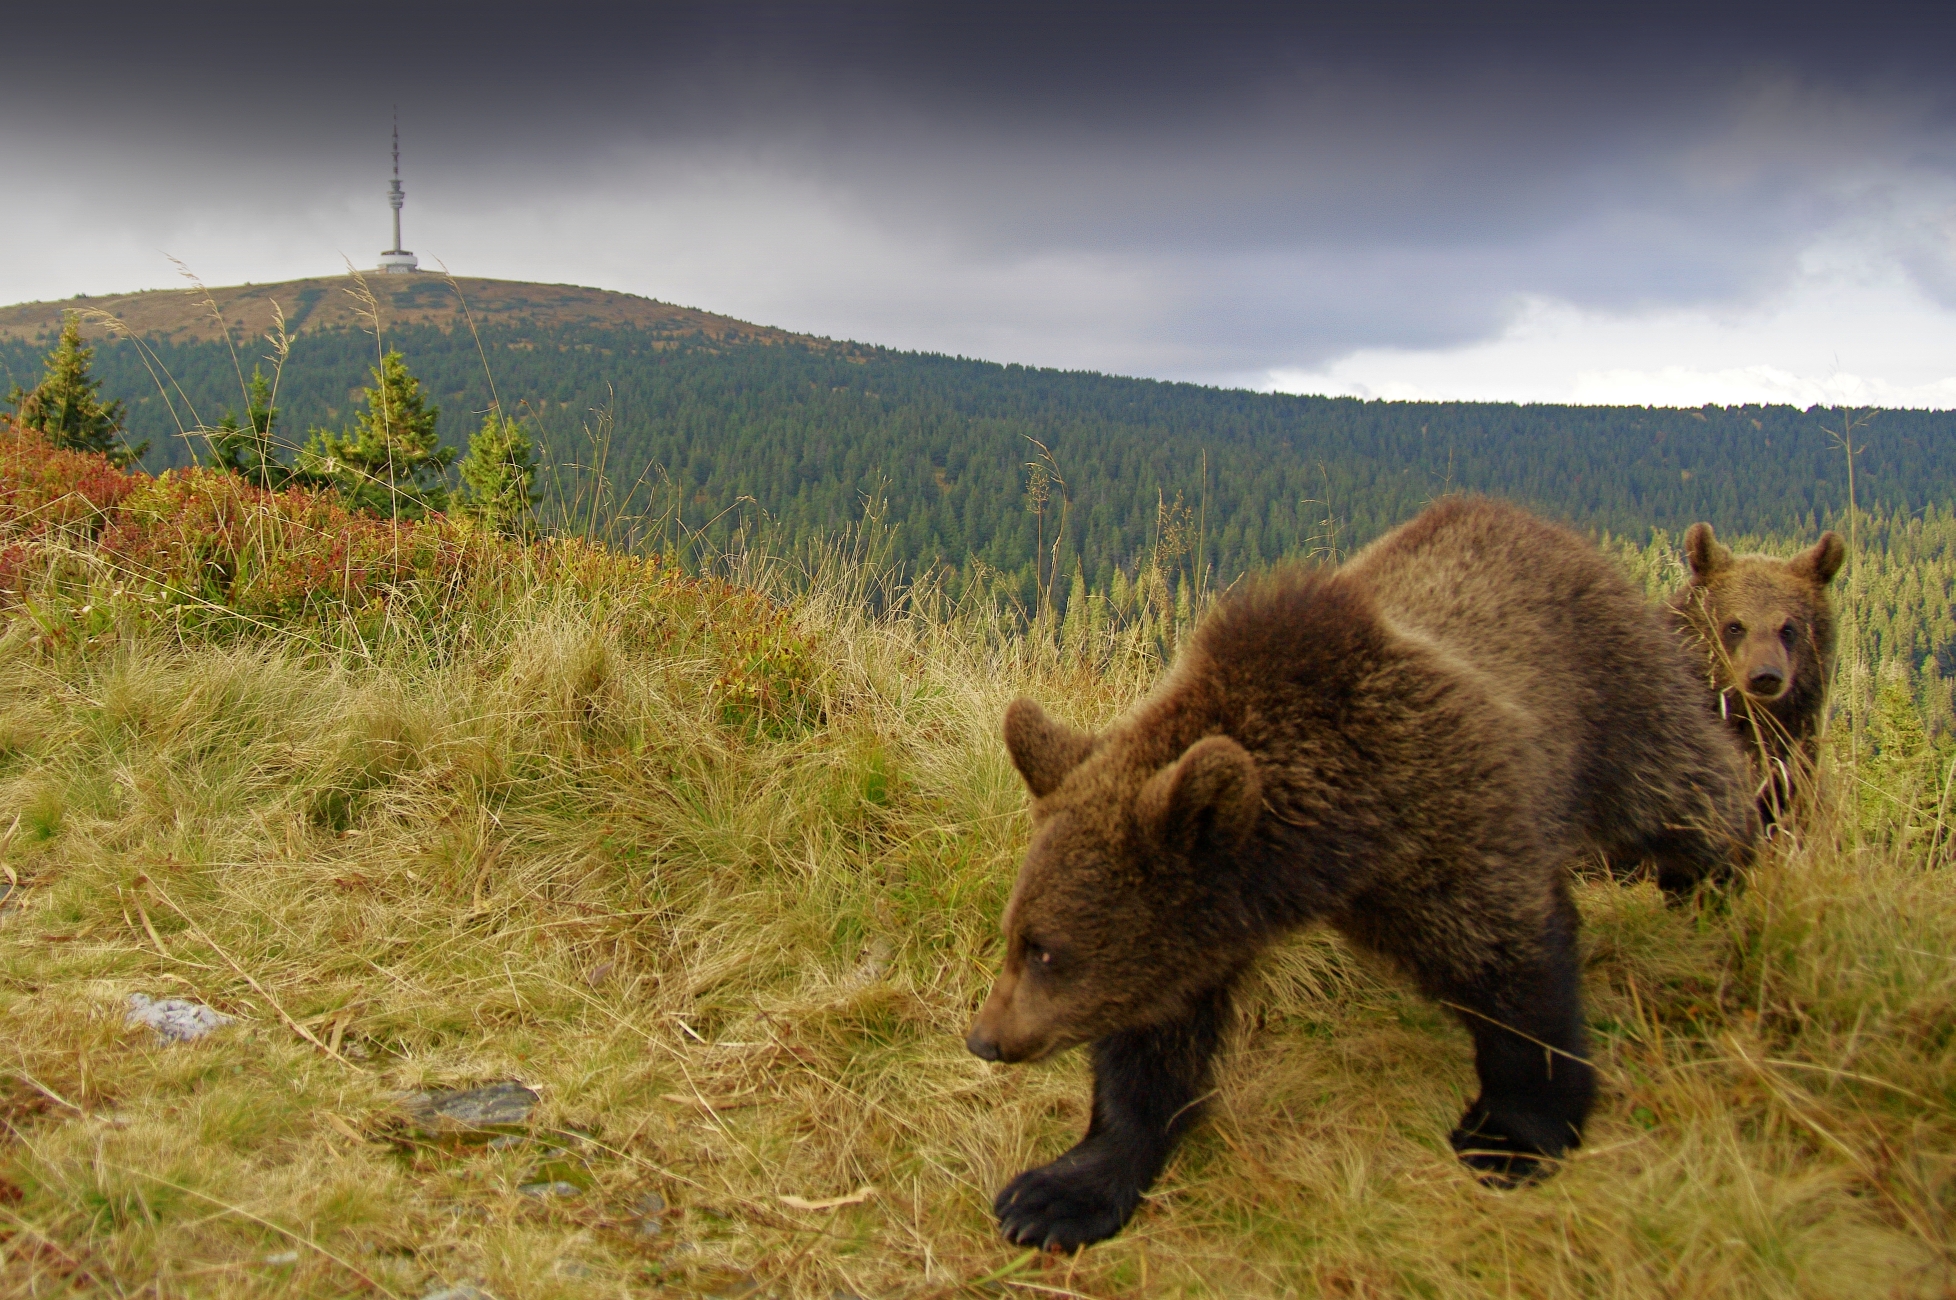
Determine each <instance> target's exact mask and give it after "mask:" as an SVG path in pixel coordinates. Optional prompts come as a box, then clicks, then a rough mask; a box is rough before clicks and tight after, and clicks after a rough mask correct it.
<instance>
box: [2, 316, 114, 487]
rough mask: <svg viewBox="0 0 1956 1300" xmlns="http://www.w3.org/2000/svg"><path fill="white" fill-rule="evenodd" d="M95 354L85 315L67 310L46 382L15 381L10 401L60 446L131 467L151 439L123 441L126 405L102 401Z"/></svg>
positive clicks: (19, 415)
mask: <svg viewBox="0 0 1956 1300" xmlns="http://www.w3.org/2000/svg"><path fill="white" fill-rule="evenodd" d="M94 356H95V349H94V348H90V347H83V346H82V337H81V317H80V316H78V315H77V314H75V313H73V312H70V313H68V315H67V316H66V317H65V318H64V319H63V321H62V324H61V341H60V342H58V343H56V344H55V346H54V351H52V352H50V353H48V359H47V373H46V374H44V375H43V376H42V377H41V382H40V383H38V384H36V385H35V386H34V387H33V388H31V389H24V388H22V387H21V386H20V385H19V384H15V385H14V388H13V391H12V392H11V393H9V394H8V400H9V401H10V402H12V403H13V407H14V416H15V418H16V419H17V420H18V421H19V422H20V424H21V425H22V426H24V427H25V428H29V429H34V430H38V431H39V432H41V433H43V434H46V435H47V438H48V441H49V442H52V443H53V444H54V445H55V446H57V447H63V448H66V449H67V450H69V451H93V452H100V453H101V454H102V455H104V456H107V457H108V458H109V463H110V464H112V465H114V466H116V467H117V468H118V469H127V468H128V467H129V466H130V465H131V464H133V463H134V462H135V461H137V460H139V459H141V458H142V454H143V453H144V452H146V451H148V450H149V443H148V442H147V441H144V442H141V443H138V444H137V445H136V446H134V447H131V446H128V445H127V444H125V443H124V442H123V441H122V420H123V416H124V415H125V414H126V413H127V408H125V407H124V406H123V404H122V402H121V401H119V400H118V401H113V402H104V401H103V400H102V391H101V390H102V381H101V380H99V379H92V378H90V377H89V373H88V363H89V361H90V360H91V359H92V358H93V357H94Z"/></svg>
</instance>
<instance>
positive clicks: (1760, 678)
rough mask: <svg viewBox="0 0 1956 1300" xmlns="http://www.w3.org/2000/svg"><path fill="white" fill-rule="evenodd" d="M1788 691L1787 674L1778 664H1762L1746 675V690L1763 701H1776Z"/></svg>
mask: <svg viewBox="0 0 1956 1300" xmlns="http://www.w3.org/2000/svg"><path fill="white" fill-rule="evenodd" d="M1785 689H1786V672H1785V670H1784V669H1782V668H1781V667H1780V666H1779V665H1778V664H1760V665H1759V666H1758V667H1756V668H1754V669H1753V670H1752V671H1751V672H1750V673H1748V674H1746V679H1745V690H1746V694H1748V695H1756V696H1758V697H1759V698H1760V699H1762V700H1776V699H1778V698H1779V697H1780V694H1781V692H1783V691H1785Z"/></svg>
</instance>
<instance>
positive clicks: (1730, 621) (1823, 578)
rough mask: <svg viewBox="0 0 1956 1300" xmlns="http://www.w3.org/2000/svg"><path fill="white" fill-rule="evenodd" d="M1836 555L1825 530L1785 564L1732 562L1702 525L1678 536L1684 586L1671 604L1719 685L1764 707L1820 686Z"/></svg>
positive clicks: (1757, 559) (1829, 646) (1828, 648)
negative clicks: (1706, 654) (1709, 660)
mask: <svg viewBox="0 0 1956 1300" xmlns="http://www.w3.org/2000/svg"><path fill="white" fill-rule="evenodd" d="M1844 553H1845V548H1844V547H1843V546H1842V544H1841V540H1840V537H1839V535H1837V534H1835V533H1832V532H1829V533H1826V534H1824V535H1823V536H1822V537H1821V539H1820V541H1819V542H1818V543H1816V544H1815V545H1814V546H1813V547H1812V549H1810V550H1808V551H1805V552H1803V553H1801V554H1800V555H1799V556H1796V557H1795V558H1793V559H1791V560H1779V559H1774V558H1772V557H1771V556H1765V555H1747V556H1734V555H1733V554H1732V553H1731V552H1730V551H1728V550H1727V549H1726V548H1725V547H1723V546H1721V545H1719V544H1718V543H1717V541H1716V540H1715V539H1714V537H1713V536H1712V531H1711V526H1710V525H1709V524H1694V525H1693V526H1692V528H1691V530H1690V531H1689V532H1688V533H1686V534H1685V559H1686V561H1687V563H1688V564H1689V565H1690V568H1691V581H1690V583H1689V585H1688V586H1687V587H1686V588H1685V590H1684V591H1683V592H1681V593H1680V594H1679V597H1678V598H1677V602H1676V603H1677V605H1678V608H1679V609H1680V610H1681V611H1682V612H1683V613H1684V615H1685V617H1686V618H1687V619H1689V620H1690V622H1691V624H1692V626H1693V627H1694V628H1695V629H1696V630H1697V633H1698V635H1699V636H1700V637H1701V638H1703V640H1704V642H1705V644H1706V645H1707V646H1708V647H1709V648H1711V649H1712V650H1713V651H1714V654H1713V662H1714V664H1715V665H1716V667H1717V671H1718V676H1719V677H1720V679H1721V680H1720V682H1719V684H1720V685H1721V686H1728V687H1737V688H1738V689H1739V690H1741V691H1744V692H1745V693H1746V694H1747V695H1750V696H1752V697H1753V698H1754V699H1757V700H1759V701H1761V702H1764V703H1768V704H1770V703H1772V702H1774V701H1777V700H1779V699H1782V698H1784V697H1785V696H1786V695H1788V694H1789V693H1791V692H1793V691H1794V690H1796V689H1799V688H1801V687H1807V688H1809V689H1811V688H1815V687H1817V686H1818V685H1819V684H1820V682H1821V678H1822V677H1823V675H1824V674H1825V672H1826V670H1827V662H1828V660H1829V659H1831V658H1832V655H1833V645H1834V628H1833V610H1832V607H1831V605H1830V603H1829V601H1828V599H1827V584H1828V583H1829V582H1830V581H1832V579H1833V577H1834V574H1835V573H1837V572H1838V571H1839V569H1840V564H1841V559H1842V556H1843V555H1844Z"/></svg>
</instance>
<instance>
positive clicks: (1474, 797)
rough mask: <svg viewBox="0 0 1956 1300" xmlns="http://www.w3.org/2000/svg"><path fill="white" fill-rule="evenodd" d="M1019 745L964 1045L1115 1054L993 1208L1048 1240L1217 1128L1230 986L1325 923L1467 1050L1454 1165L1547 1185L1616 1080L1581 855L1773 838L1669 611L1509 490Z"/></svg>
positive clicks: (1677, 852) (1273, 582)
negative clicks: (1455, 1031)
mask: <svg viewBox="0 0 1956 1300" xmlns="http://www.w3.org/2000/svg"><path fill="white" fill-rule="evenodd" d="M1005 739H1006V744H1007V747H1008V748H1009V750H1010V751H1011V755H1012V760H1013V762H1014V764H1015V765H1016V766H1017V767H1018V769H1019V772H1020V774H1021V775H1022V776H1023V777H1024V778H1025V781H1026V784H1027V786H1028V787H1029V789H1030V791H1031V794H1032V818H1033V831H1032V840H1031V844H1030V846H1029V847H1028V849H1027V852H1026V858H1025V862H1024V865H1023V866H1022V868H1021V870H1020V872H1019V878H1018V881H1017V884H1016V885H1015V887H1014V889H1013V892H1012V896H1011V900H1010V902H1009V903H1008V904H1007V907H1006V911H1005V918H1004V932H1005V942H1006V947H1005V960H1004V967H1003V970H1002V972H1001V973H1000V975H999V978H998V982H997V984H996V985H995V986H994V988H993V990H992V992H991V995H990V997H988V998H987V999H986V1001H985V1005H984V1007H983V1008H982V1009H981V1010H980V1012H979V1014H978V1017H977V1020H976V1023H975V1024H974V1026H973V1028H972V1030H971V1034H970V1037H969V1038H968V1040H967V1044H968V1046H969V1047H970V1048H971V1050H972V1051H973V1052H975V1053H977V1054H978V1055H980V1056H982V1057H985V1058H987V1059H990V1060H1000V1061H1030V1060H1037V1059H1040V1058H1042V1057H1046V1056H1050V1055H1052V1054H1053V1053H1055V1052H1059V1051H1064V1050H1065V1049H1067V1048H1069V1047H1072V1046H1075V1045H1077V1044H1080V1043H1087V1042H1091V1043H1092V1044H1093V1047H1092V1053H1093V1065H1094V1092H1093V1112H1092V1120H1091V1122H1090V1124H1089V1127H1088V1129H1087V1133H1086V1136H1085V1138H1084V1139H1082V1141H1081V1142H1080V1143H1079V1144H1078V1145H1077V1146H1075V1147H1074V1148H1073V1149H1072V1150H1070V1151H1068V1152H1067V1153H1066V1154H1064V1155H1062V1156H1061V1157H1060V1158H1059V1159H1058V1160H1055V1161H1054V1162H1053V1163H1051V1164H1048V1165H1045V1166H1042V1167H1040V1168H1036V1169H1031V1170H1028V1171H1026V1172H1025V1173H1022V1174H1020V1175H1019V1176H1018V1177H1017V1178H1015V1179H1014V1180H1013V1181H1012V1182H1011V1183H1010V1184H1008V1185H1007V1186H1006V1188H1005V1189H1004V1190H1003V1191H1002V1192H1001V1193H1000V1194H999V1197H998V1201H997V1206H996V1208H997V1211H998V1214H999V1218H1000V1222H1001V1225H1002V1227H1003V1229H1004V1232H1005V1234H1006V1236H1007V1237H1009V1238H1011V1239H1012V1240H1014V1241H1017V1242H1021V1243H1024V1244H1031V1245H1044V1246H1048V1247H1054V1248H1065V1249H1072V1248H1077V1247H1079V1246H1081V1245H1083V1244H1085V1243H1087V1242H1091V1241H1096V1240H1099V1239H1100V1238H1102V1237H1106V1236H1109V1235H1111V1234H1112V1233H1114V1232H1116V1231H1118V1230H1119V1228H1120V1226H1121V1225H1122V1224H1123V1223H1124V1222H1125V1221H1126V1220H1127V1217H1128V1215H1129V1214H1130V1213H1131V1212H1132V1211H1133V1209H1134V1207H1135V1205H1136V1204H1137V1203H1138V1201H1139V1199H1140V1196H1141V1193H1142V1192H1143V1191H1145V1190H1146V1189H1147V1187H1148V1185H1149V1184H1150V1183H1151V1182H1152V1181H1153V1180H1154V1178H1155V1176H1156V1174H1157V1173H1159V1172H1160V1169H1161V1167H1162V1165H1163V1163H1164V1162H1165V1161H1166V1160H1167V1158H1168V1154H1169V1152H1170V1150H1171V1149H1172V1147H1173V1145H1174V1143H1175V1141H1176V1139H1177V1137H1178V1136H1179V1135H1180V1134H1181V1133H1182V1132H1183V1131H1184V1130H1185V1129H1186V1128H1187V1127H1188V1126H1189V1124H1190V1123H1191V1122H1192V1121H1193V1119H1194V1116H1195V1114H1196V1112H1197V1110H1198V1109H1199V1102H1200V1098H1201V1097H1202V1095H1203V1093H1204V1091H1205V1090H1206V1087H1207V1078H1208V1070H1209V1061H1210V1057H1211V1055H1212V1054H1213V1052H1214V1051H1215V1049H1216V1045H1217V1042H1218V1040H1219V1038H1220V1036H1221V1034H1222V1032H1223V1029H1224V1025H1225V1021H1226V1015H1227V1009H1228V1003H1229V997H1230V990H1231V987H1232V986H1233V985H1234V984H1235V983H1236V981H1237V979H1238V977H1239V976H1240V975H1241V974H1242V972H1243V971H1244V969H1245V968H1246V967H1247V966H1248V965H1249V964H1250V962H1251V961H1253V960H1254V959H1255V957H1256V955H1257V953H1258V952H1259V951H1260V950H1261V949H1263V948H1264V947H1265V946H1267V945H1268V944H1269V943H1271V942H1272V941H1273V940H1275V939H1276V938H1278V937H1279V936H1280V935H1282V934H1283V933H1285V932H1286V931H1290V930H1293V929H1295V928H1297V927H1299V926H1303V925H1306V924H1309V923H1311V922H1314V921H1318V920H1323V921H1327V922H1329V923H1330V924H1331V925H1333V926H1335V927H1336V928H1337V929H1338V930H1340V931H1341V932H1342V933H1343V934H1345V935H1346V936H1347V937H1349V938H1350V939H1351V940H1352V941H1353V942H1355V943H1357V944H1359V945H1360V946H1362V947H1364V948H1366V949H1369V950H1372V951H1375V952H1378V953H1382V954H1385V955H1387V956H1389V957H1391V958H1393V959H1395V960H1396V961H1397V962H1398V964H1399V965H1401V966H1402V967H1403V968H1404V969H1405V970H1407V971H1408V972H1409V973H1410V974H1411V975H1412V977H1413V978H1414V979H1415V980H1416V981H1417V982H1418V984H1419V985H1420V987H1421V988H1422V989H1424V990H1425V991H1426V992H1427V993H1428V994H1430V995H1431V996H1433V997H1434V998H1436V999H1439V1000H1440V1001H1441V1002H1443V1003H1444V1004H1445V1005H1447V1006H1448V1007H1450V1008H1452V1009H1453V1010H1454V1011H1455V1012H1456V1013H1458V1014H1459V1015H1460V1017H1461V1019H1462V1020H1463V1021H1464V1022H1465V1024H1466V1027H1467V1029H1468V1030H1469V1032H1470V1033H1471V1034H1472V1035H1473V1038H1474V1043H1475V1067H1476V1070H1477V1072H1478V1074H1479V1077H1480V1085H1481V1091H1480V1095H1479V1097H1478V1098H1477V1099H1476V1100H1475V1101H1474V1103H1473V1105H1471V1106H1469V1107H1468V1108H1467V1111H1466V1114H1465V1115H1464V1116H1463V1118H1462V1120H1461V1123H1460V1127H1459V1128H1458V1129H1457V1130H1456V1131H1455V1132H1454V1134H1453V1144H1454V1146H1455V1148H1456V1149H1457V1150H1458V1151H1459V1152H1460V1153H1461V1157H1462V1159H1463V1160H1465V1161H1467V1163H1468V1164H1469V1165H1471V1166H1473V1167H1475V1168H1476V1169H1478V1170H1480V1171H1481V1172H1482V1173H1483V1174H1484V1175H1485V1176H1487V1177H1489V1178H1491V1179H1494V1180H1497V1181H1508V1180H1513V1179H1517V1178H1524V1177H1528V1176H1531V1175H1532V1174H1534V1173H1536V1172H1538V1171H1539V1169H1540V1165H1541V1161H1542V1160H1543V1159H1544V1158H1553V1157H1556V1156H1559V1155H1560V1154H1561V1153H1562V1152H1563V1151H1564V1150H1566V1149H1567V1148H1569V1147H1570V1146H1573V1145H1575V1143H1576V1142H1577V1141H1578V1140H1579V1138H1580V1134H1581V1128H1582V1124H1583V1120H1584V1117H1585V1115H1586V1114H1587V1113H1588V1110H1589V1106H1590V1100H1591V1096H1592V1094H1593V1091H1594V1084H1593V1080H1592V1072H1591V1069H1590V1067H1589V1065H1588V1064H1587V1063H1586V1062H1585V1061H1584V1059H1583V1053H1584V1047H1583V1028H1582V1015H1581V1009H1580V1006H1579V1004H1578V998H1577V985H1578V981H1579V974H1580V970H1579V962H1578V955H1577V948H1576V928H1577V916H1576V909H1575V906H1574V904H1573V902H1572V901H1571V897H1570V893H1569V888H1568V871H1569V866H1570V864H1571V863H1572V862H1573V861H1574V860H1576V859H1577V858H1578V857H1579V856H1580V855H1582V854H1584V853H1585V852H1603V853H1606V854H1608V855H1610V856H1611V857H1613V858H1616V859H1618V860H1645V859H1654V860H1655V861H1656V862H1657V864H1658V871H1659V877H1660V880H1661V882H1662V883H1664V884H1665V885H1666V886H1667V887H1669V888H1671V889H1673V890H1683V889H1686V888H1688V887H1689V886H1690V885H1691V884H1693V883H1695V882H1697V881H1698V880H1700V879H1702V878H1704V877H1706V876H1710V875H1716V874H1718V873H1721V872H1722V871H1724V870H1725V869H1726V868H1728V867H1729V866H1730V865H1731V864H1732V863H1733V861H1734V860H1735V858H1737V857H1739V856H1741V855H1742V854H1743V853H1744V852H1745V851H1746V850H1747V846H1748V845H1749V843H1750V838H1751V834H1752V828H1751V824H1750V819H1751V812H1752V801H1751V791H1750V786H1749V784H1748V781H1747V772H1746V768H1745V764H1744V762H1743V761H1742V759H1741V758H1740V756H1739V755H1738V753H1737V751H1736V749H1735V747H1734V746H1733V745H1732V744H1731V742H1730V741H1729V740H1728V739H1727V738H1726V737H1725V736H1724V735H1723V734H1721V732H1720V730H1719V728H1718V725H1717V721H1716V719H1715V718H1713V717H1712V716H1711V715H1709V714H1708V713H1707V711H1706V709H1705V707H1704V702H1703V699H1702V697H1701V694H1700V692H1699V690H1698V687H1697V684H1696V682H1695V681H1694V680H1693V678H1692V676H1691V673H1690V664H1689V661H1688V659H1687V658H1686V656H1685V655H1684V654H1683V653H1682V651H1681V647H1680V646H1679V644H1678V642H1677V640H1676V638H1675V637H1674V636H1672V635H1671V634H1670V632H1669V630H1668V629H1667V628H1666V627H1665V626H1664V625H1663V622H1662V620H1661V618H1659V617H1658V615H1657V614H1656V613H1655V612H1654V611H1651V610H1649V609H1648V608H1647V607H1646V606H1645V604H1644V602H1643V601H1642V600H1641V599H1640V598H1639V597H1638V596H1637V595H1636V594H1635V593H1634V592H1632V591H1631V589H1630V588H1629V586H1628V584H1627V583H1626V582H1625V581H1624V579H1623V578H1622V577H1621V576H1620V575H1619V574H1618V573H1617V571H1616V570H1615V569H1614V568H1612V567H1611V566H1610V565H1609V564H1608V563H1607V562H1606V561H1605V560H1604V559H1603V558H1602V557H1601V556H1600V555H1598V553H1597V552H1596V550H1595V549H1594V548H1593V547H1591V546H1590V545H1589V544H1588V543H1586V542H1584V541H1583V540H1582V539H1581V538H1579V537H1576V536H1575V535H1574V534H1572V533H1569V532H1567V531H1566V530H1564V529H1561V528H1557V527H1555V526H1553V525H1550V524H1547V523H1544V522H1542V521H1541V520H1538V519H1535V518H1534V517H1532V516H1530V515H1528V514H1526V513H1525V512H1523V511H1521V510H1519V509H1516V508H1514V507H1512V506H1508V505H1504V504H1501V503H1498V502H1494V501H1488V500H1480V499H1456V500H1449V501H1446V502H1443V503H1441V504H1439V505H1436V506H1434V507H1433V508H1431V509H1430V510H1428V511H1426V512H1425V513H1424V514H1422V515H1420V516H1419V517H1418V518H1417V519H1415V520H1413V521H1412V522H1411V523H1409V524H1406V525H1405V526H1403V527H1401V528H1399V529H1397V530H1395V531H1394V532H1392V533H1390V534H1388V535H1387V536H1385V537H1384V538H1382V539H1380V540H1379V541H1378V542H1376V543H1374V544H1373V545H1372V546H1370V547H1369V548H1367V549H1366V550H1364V551H1362V552H1360V553H1359V554H1358V555H1357V556H1356V557H1355V558H1353V559H1352V560H1351V562H1350V563H1348V564H1346V565H1345V566H1344V567H1343V568H1340V569H1338V570H1336V571H1335V572H1331V571H1324V570H1316V571H1312V570H1292V571H1289V572H1285V573H1281V574H1278V575H1276V576H1273V577H1270V578H1267V579H1264V580H1262V581H1260V582H1255V583H1251V584H1247V585H1246V586H1245V588H1243V589H1241V590H1239V591H1237V592H1235V593H1232V594H1231V595H1229V596H1228V597H1226V598H1225V599H1224V600H1223V601H1222V602H1221V603H1220V604H1219V605H1218V607H1217V608H1216V609H1215V610H1214V611H1213V612H1212V613H1211V614H1210V615H1209V616H1208V617H1207V618H1206V619H1205V620H1204V621H1203V623H1202V625H1201V626H1200V628H1199V629H1198V631H1197V632H1196V634H1195V635H1194V636H1193V637H1192V638H1191V639H1190V641H1189V643H1188V644H1187V646H1186V648H1185V649H1184V651H1183V653H1182V655H1181V656H1180V658H1179V660H1178V661H1177V663H1176V664H1175V666H1174V668H1173V669H1172V670H1171V671H1170V672H1169V673H1168V674H1167V675H1166V677H1165V678H1164V679H1163V681H1162V682H1161V684H1160V685H1159V686H1158V687H1157V688H1156V689H1155V690H1154V691H1153V692H1152V693H1151V694H1150V695H1149V696H1148V697H1147V698H1145V699H1144V700H1142V701H1141V702H1139V703H1138V704H1136V705H1135V706H1134V707H1133V708H1132V709H1131V710H1129V711H1128V713H1127V714H1126V715H1125V716H1124V717H1122V718H1121V719H1119V720H1118V721H1116V722H1115V723H1114V724H1113V725H1112V726H1110V727H1109V728H1108V729H1107V730H1105V731H1102V732H1100V733H1098V734H1094V735H1087V734H1084V733H1081V732H1077V731H1074V730H1072V729H1071V728H1069V727H1067V726H1065V725H1063V724H1061V723H1059V722H1056V721H1054V720H1053V719H1051V718H1049V717H1047V716H1046V715H1045V714H1044V713H1042V712H1041V711H1040V709H1039V707H1038V706H1037V705H1035V704H1032V703H1031V702H1029V701H1025V700H1021V701H1019V702H1017V703H1015V704H1014V705H1013V706H1012V707H1011V709H1010V710H1009V711H1008V712H1007V714H1006V718H1005Z"/></svg>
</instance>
